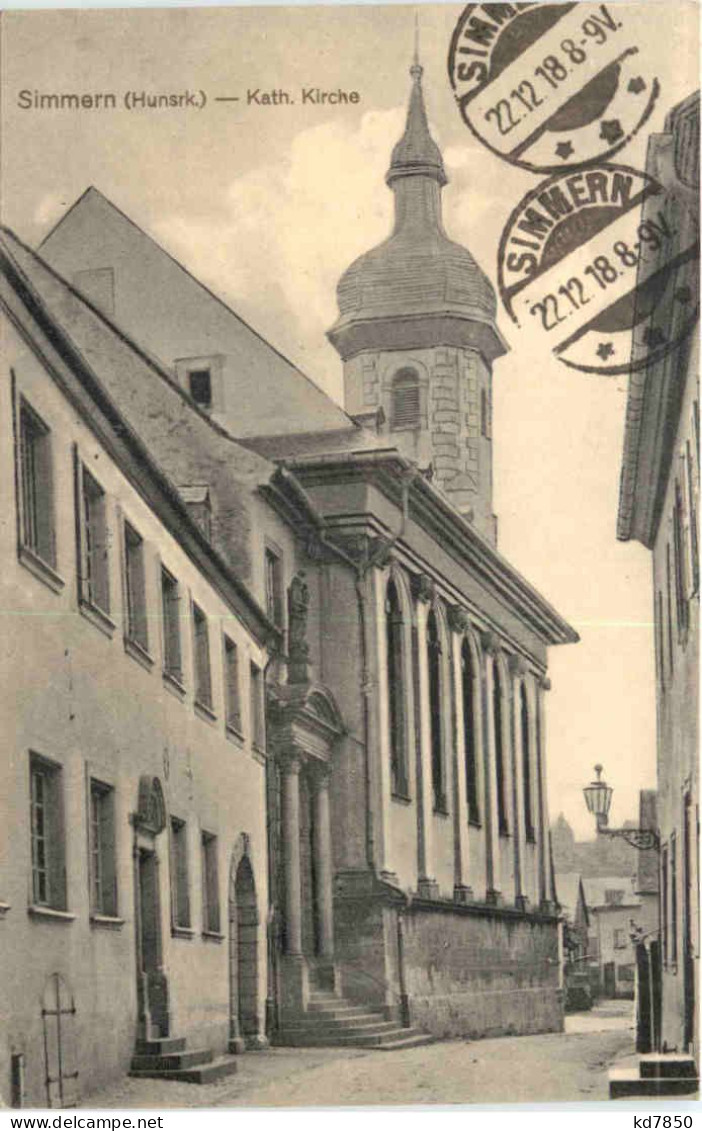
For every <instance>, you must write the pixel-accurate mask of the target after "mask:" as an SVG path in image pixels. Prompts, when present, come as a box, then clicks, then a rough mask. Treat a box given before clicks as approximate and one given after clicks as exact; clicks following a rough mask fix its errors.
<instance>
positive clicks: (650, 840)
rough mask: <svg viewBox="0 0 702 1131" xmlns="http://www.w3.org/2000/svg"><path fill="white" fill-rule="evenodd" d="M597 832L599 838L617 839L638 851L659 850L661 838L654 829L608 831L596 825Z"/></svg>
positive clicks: (604, 827)
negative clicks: (609, 837)
mask: <svg viewBox="0 0 702 1131" xmlns="http://www.w3.org/2000/svg"><path fill="white" fill-rule="evenodd" d="M597 832H598V834H599V835H600V836H613V837H619V838H620V839H621V840H625V841H626V843H627V844H630V845H631V847H632V848H637V849H639V850H640V851H644V850H646V849H651V848H653V849H655V850H656V852H660V850H661V838H660V836H659V835H658V833H657V832H656V830H655V829H608V828H606V826H604V825H598V826H597Z"/></svg>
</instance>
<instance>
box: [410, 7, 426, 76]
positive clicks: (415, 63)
mask: <svg viewBox="0 0 702 1131" xmlns="http://www.w3.org/2000/svg"><path fill="white" fill-rule="evenodd" d="M410 74H411V76H412V78H413V79H414V81H415V82H416V83H417V84H419V82H420V80H421V78H422V75H423V74H424V68H423V67H422V65H421V63H420V62H419V12H418V11H415V13H414V57H413V59H412V66H411V67H410Z"/></svg>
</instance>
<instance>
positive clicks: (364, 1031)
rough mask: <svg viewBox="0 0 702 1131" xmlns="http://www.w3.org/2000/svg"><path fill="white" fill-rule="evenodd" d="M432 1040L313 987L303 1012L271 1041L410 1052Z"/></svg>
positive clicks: (329, 991)
mask: <svg viewBox="0 0 702 1131" xmlns="http://www.w3.org/2000/svg"><path fill="white" fill-rule="evenodd" d="M432 1040H433V1037H431V1036H430V1035H429V1034H428V1033H423V1032H421V1030H419V1029H406V1028H403V1027H402V1026H401V1025H400V1024H399V1023H398V1022H397V1021H388V1020H386V1018H385V1015H384V1014H383V1013H382V1012H381V1011H380V1010H376V1009H372V1008H370V1007H368V1006H364V1005H353V1004H352V1003H351V1002H349V1001H347V1000H346V999H345V998H343V997H341V996H340V995H339V994H337V993H335V992H334V991H333V990H329V989H322V988H319V987H316V988H313V989H312V990H311V992H310V999H309V1003H308V1006H307V1009H306V1010H305V1011H304V1012H303V1013H299V1014H297V1015H294V1016H289V1017H287V1018H286V1019H285V1021H284V1022H283V1024H282V1025H281V1028H280V1030H279V1031H278V1034H277V1036H276V1039H275V1043H276V1044H277V1045H293V1046H295V1047H317V1048H329V1047H334V1046H340V1047H344V1048H367V1049H377V1050H378V1051H380V1052H390V1051H392V1050H394V1049H411V1048H416V1047H417V1046H419V1045H427V1044H429V1043H430V1042H431V1041H432Z"/></svg>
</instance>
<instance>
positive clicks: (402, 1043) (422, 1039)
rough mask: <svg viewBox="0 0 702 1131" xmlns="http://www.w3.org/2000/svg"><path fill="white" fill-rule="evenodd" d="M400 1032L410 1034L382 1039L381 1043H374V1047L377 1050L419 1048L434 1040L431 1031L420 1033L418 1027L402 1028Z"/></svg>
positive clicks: (392, 1050)
mask: <svg viewBox="0 0 702 1131" xmlns="http://www.w3.org/2000/svg"><path fill="white" fill-rule="evenodd" d="M402 1032H403V1033H409V1034H411V1035H410V1036H406V1037H398V1038H397V1039H393V1040H389V1041H383V1043H382V1044H380V1045H376V1046H375V1048H377V1050H378V1052H395V1051H396V1050H399V1049H416V1048H421V1046H422V1045H432V1044H433V1043H434V1041H435V1040H436V1038H435V1037H433V1036H432V1034H431V1033H422V1032H421V1030H419V1029H403V1030H402Z"/></svg>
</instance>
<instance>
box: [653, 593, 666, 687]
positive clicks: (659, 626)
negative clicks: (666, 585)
mask: <svg viewBox="0 0 702 1131" xmlns="http://www.w3.org/2000/svg"><path fill="white" fill-rule="evenodd" d="M655 620H656V659H657V661H658V680H659V683H660V686H661V691H665V645H664V638H665V626H664V624H663V594H662V593H661V591H660V589H659V590H658V592H657V593H656V605H655Z"/></svg>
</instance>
